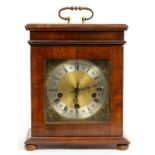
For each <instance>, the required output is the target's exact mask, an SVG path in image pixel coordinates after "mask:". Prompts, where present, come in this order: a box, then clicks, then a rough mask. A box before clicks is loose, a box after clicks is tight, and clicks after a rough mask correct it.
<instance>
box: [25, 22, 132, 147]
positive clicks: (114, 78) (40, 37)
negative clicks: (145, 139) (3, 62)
mask: <svg viewBox="0 0 155 155" xmlns="http://www.w3.org/2000/svg"><path fill="white" fill-rule="evenodd" d="M26 29H27V30H29V31H30V40H29V44H30V46H31V93H32V102H31V104H32V109H31V112H32V120H31V122H32V124H31V134H30V138H28V139H27V141H26V144H31V143H33V144H34V143H35V142H36V143H37V144H38V143H39V144H40V143H41V144H42V143H43V144H44V140H45V139H46V137H48V138H49V137H50V138H51V140H49V144H89V143H91V144H96V143H97V144H104V143H105V144H107V143H110V144H111V143H116V144H119V143H121V144H128V143H129V142H128V141H127V140H126V139H125V138H124V137H123V44H124V43H125V41H124V31H125V30H127V25H124V24H118V25H115V24H111V25H107V24H28V25H26ZM68 59H84V60H101V61H102V60H103V61H104V60H106V61H108V62H109V68H110V69H109V105H110V120H109V121H106V122H102V121H100V122H99V121H92V122H91V123H90V122H87V121H85V122H81V123H80V122H78V123H73V122H59V123H57V122H55V123H54V122H53V123H51V124H48V123H46V121H45V110H44V106H45V103H44V100H45V76H44V75H45V68H44V62H45V61H46V60H68ZM41 137H42V138H45V139H44V140H43V139H42V140H40V138H41ZM56 137H57V138H56ZM60 137H64V138H69V141H65V139H62V138H60ZM77 137H78V138H77ZM79 137H81V138H82V137H87V138H88V139H89V138H93V139H91V140H89V142H88V141H87V138H86V139H85V140H83V141H81V140H80V139H79ZM95 137H100V138H103V139H100V138H97V139H96V138H95ZM35 138H36V139H35ZM37 138H39V140H37ZM52 138H55V139H54V140H52ZM72 138H75V139H72ZM110 138H111V139H112V140H111V139H110ZM34 139H35V140H34ZM78 139H79V141H78ZM34 141H35V142H34ZM47 141H48V140H47V139H46V142H47Z"/></svg>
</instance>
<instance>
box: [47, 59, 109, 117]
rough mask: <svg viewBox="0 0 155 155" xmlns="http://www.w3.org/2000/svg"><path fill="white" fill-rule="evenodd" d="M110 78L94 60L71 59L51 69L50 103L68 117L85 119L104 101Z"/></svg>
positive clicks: (49, 84) (48, 93)
mask: <svg viewBox="0 0 155 155" xmlns="http://www.w3.org/2000/svg"><path fill="white" fill-rule="evenodd" d="M106 91H107V82H106V79H105V76H104V74H103V72H102V71H101V70H100V69H99V68H98V67H97V66H96V65H95V64H93V63H92V62H89V61H85V60H69V61H65V62H63V63H61V64H59V65H58V66H57V67H56V68H55V69H54V71H51V72H50V75H49V77H48V80H47V96H48V99H49V102H50V106H51V107H52V108H53V109H54V110H55V111H56V112H57V113H58V114H60V115H61V116H62V117H64V118H67V119H86V118H88V117H91V116H92V115H94V114H95V113H96V112H97V111H98V110H99V109H100V108H101V107H102V106H103V105H104V102H105V95H106Z"/></svg>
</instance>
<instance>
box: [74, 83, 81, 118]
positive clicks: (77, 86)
mask: <svg viewBox="0 0 155 155" xmlns="http://www.w3.org/2000/svg"><path fill="white" fill-rule="evenodd" d="M74 93H75V94H74V107H75V110H76V115H77V116H78V114H79V112H78V109H79V107H80V105H79V104H78V94H79V82H77V84H76V88H75V89H74Z"/></svg>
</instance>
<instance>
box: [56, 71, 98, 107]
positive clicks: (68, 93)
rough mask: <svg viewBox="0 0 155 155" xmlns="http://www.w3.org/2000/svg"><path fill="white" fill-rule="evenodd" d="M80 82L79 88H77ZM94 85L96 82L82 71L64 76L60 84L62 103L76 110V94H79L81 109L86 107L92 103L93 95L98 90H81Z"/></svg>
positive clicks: (93, 88) (59, 90)
mask: <svg viewBox="0 0 155 155" xmlns="http://www.w3.org/2000/svg"><path fill="white" fill-rule="evenodd" d="M77 82H79V87H76V84H77ZM92 85H94V80H93V79H92V78H91V77H90V76H89V75H87V74H86V73H83V72H81V71H73V72H71V73H67V74H65V75H64V76H63V78H62V79H61V80H60V82H59V84H58V92H61V93H62V94H63V96H62V101H63V102H64V103H65V104H66V105H67V106H69V107H71V108H74V98H75V93H78V95H77V100H78V105H79V106H80V107H84V106H86V105H87V104H89V103H90V102H91V101H92V93H94V92H96V88H95V87H92V88H90V89H87V90H85V91H84V90H81V89H83V88H85V87H88V86H92Z"/></svg>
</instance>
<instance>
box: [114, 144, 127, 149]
mask: <svg viewBox="0 0 155 155" xmlns="http://www.w3.org/2000/svg"><path fill="white" fill-rule="evenodd" d="M116 148H117V150H127V149H128V148H129V144H117V146H116Z"/></svg>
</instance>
